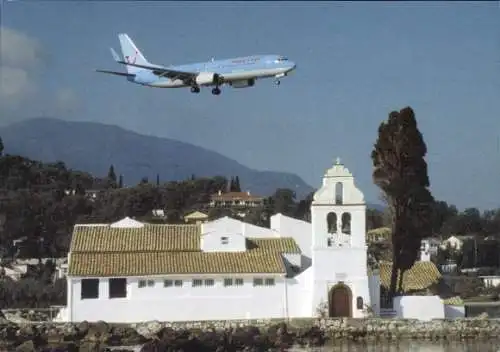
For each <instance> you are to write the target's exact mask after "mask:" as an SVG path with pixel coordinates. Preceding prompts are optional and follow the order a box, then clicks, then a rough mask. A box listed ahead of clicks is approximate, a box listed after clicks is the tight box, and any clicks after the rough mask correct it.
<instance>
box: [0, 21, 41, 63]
mask: <svg viewBox="0 0 500 352" xmlns="http://www.w3.org/2000/svg"><path fill="white" fill-rule="evenodd" d="M0 57H1V59H2V61H1V62H2V66H3V65H5V66H8V67H18V68H24V69H34V68H36V67H37V66H38V65H40V64H41V63H42V45H41V43H40V42H38V41H37V40H36V39H34V38H30V37H29V36H27V35H26V34H24V33H21V32H18V31H16V30H13V29H10V28H6V27H0Z"/></svg>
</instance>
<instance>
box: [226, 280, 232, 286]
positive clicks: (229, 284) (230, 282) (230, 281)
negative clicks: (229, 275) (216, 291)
mask: <svg viewBox="0 0 500 352" xmlns="http://www.w3.org/2000/svg"><path fill="white" fill-rule="evenodd" d="M227 286H233V279H224V287H227Z"/></svg>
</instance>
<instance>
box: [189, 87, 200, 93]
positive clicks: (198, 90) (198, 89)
mask: <svg viewBox="0 0 500 352" xmlns="http://www.w3.org/2000/svg"><path fill="white" fill-rule="evenodd" d="M199 92H200V87H197V86H193V87H191V93H199Z"/></svg>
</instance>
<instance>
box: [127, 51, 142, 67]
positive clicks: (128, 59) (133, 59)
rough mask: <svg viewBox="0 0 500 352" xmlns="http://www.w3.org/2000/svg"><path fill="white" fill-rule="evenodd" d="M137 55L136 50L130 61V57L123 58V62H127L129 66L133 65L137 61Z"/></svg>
mask: <svg viewBox="0 0 500 352" xmlns="http://www.w3.org/2000/svg"><path fill="white" fill-rule="evenodd" d="M138 54H139V52H138V51H137V50H136V51H135V55H134V57H133V58H132V60H131V59H130V56H125V61H127V62H128V63H129V64H135V61H136V60H137V55H138Z"/></svg>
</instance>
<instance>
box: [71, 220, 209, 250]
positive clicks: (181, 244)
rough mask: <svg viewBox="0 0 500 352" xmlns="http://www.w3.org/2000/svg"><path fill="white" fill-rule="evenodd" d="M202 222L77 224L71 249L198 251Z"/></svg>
mask: <svg viewBox="0 0 500 352" xmlns="http://www.w3.org/2000/svg"><path fill="white" fill-rule="evenodd" d="M200 233H201V227H200V226H199V225H160V224H158V225H156V224H144V227H140V228H112V227H109V226H76V227H75V229H74V231H73V238H72V239H71V246H70V251H71V252H127V251H133V252H139V251H152V252H157V251H199V250H200Z"/></svg>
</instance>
